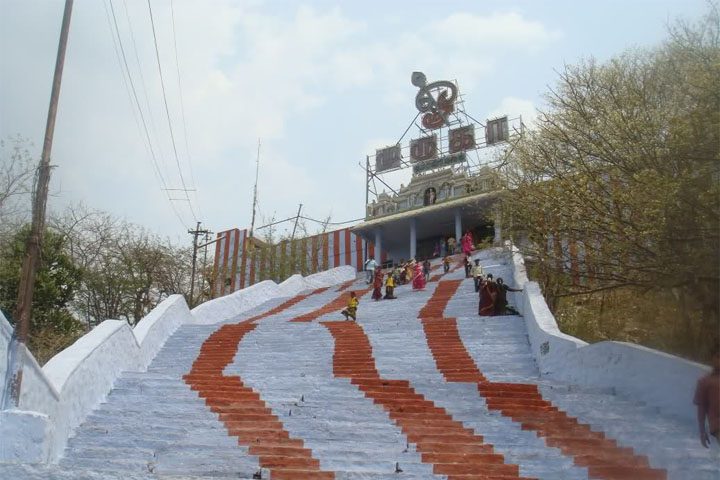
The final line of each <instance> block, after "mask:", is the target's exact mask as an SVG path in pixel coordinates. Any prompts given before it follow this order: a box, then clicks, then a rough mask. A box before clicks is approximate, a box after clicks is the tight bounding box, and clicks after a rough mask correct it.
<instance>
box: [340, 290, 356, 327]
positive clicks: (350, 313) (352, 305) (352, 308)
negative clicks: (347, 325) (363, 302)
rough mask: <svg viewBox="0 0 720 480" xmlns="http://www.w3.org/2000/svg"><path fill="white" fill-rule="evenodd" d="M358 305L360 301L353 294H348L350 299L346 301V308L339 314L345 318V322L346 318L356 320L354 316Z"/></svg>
mask: <svg viewBox="0 0 720 480" xmlns="http://www.w3.org/2000/svg"><path fill="white" fill-rule="evenodd" d="M359 303H360V300H358V299H357V297H356V296H355V292H350V298H349V299H348V303H347V307H346V308H345V310H343V311H342V312H340V313H342V314H343V315H344V316H345V320H347V319H348V317H352V319H353V320H357V319H356V318H355V315H356V314H357V307H358V304H359Z"/></svg>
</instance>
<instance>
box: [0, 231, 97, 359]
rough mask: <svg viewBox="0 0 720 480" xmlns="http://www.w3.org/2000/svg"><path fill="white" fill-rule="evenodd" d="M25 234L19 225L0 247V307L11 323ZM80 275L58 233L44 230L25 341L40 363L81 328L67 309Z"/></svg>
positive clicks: (26, 232)
mask: <svg viewBox="0 0 720 480" xmlns="http://www.w3.org/2000/svg"><path fill="white" fill-rule="evenodd" d="M29 233H30V229H29V227H25V228H23V229H22V230H20V231H19V232H17V233H16V235H15V236H14V238H13V239H12V241H11V242H9V243H8V244H6V245H5V246H4V247H3V248H2V249H0V308H2V310H3V312H5V314H6V316H8V317H10V321H11V323H14V321H13V319H12V317H11V314H12V312H14V311H15V308H16V305H17V294H18V286H19V283H20V270H21V266H22V261H23V258H24V255H25V242H26V240H27V236H28V235H29ZM80 275H81V273H80V269H78V268H77V266H76V265H75V264H74V262H73V261H72V259H71V258H70V256H69V255H67V254H66V253H65V251H64V241H63V238H62V236H60V235H58V234H56V233H54V232H52V231H48V232H46V234H45V239H44V242H43V248H42V257H41V263H40V268H39V269H38V273H37V277H36V280H35V294H34V295H33V305H32V309H33V310H32V322H31V324H30V332H29V342H28V346H29V348H30V350H31V351H32V352H33V353H34V354H35V357H36V358H37V360H38V362H40V363H41V364H42V363H44V362H45V361H47V360H48V359H49V358H50V357H51V356H52V355H54V354H55V353H57V352H58V351H59V350H62V349H63V348H65V347H67V346H68V345H69V344H70V343H72V342H73V341H75V339H76V338H77V337H79V336H80V335H82V333H84V331H85V327H84V325H83V324H82V323H81V322H79V321H78V320H76V319H75V318H74V316H73V314H72V311H71V302H72V299H73V298H74V295H75V292H76V290H77V288H78V286H79V284H80Z"/></svg>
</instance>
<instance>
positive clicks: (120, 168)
mask: <svg viewBox="0 0 720 480" xmlns="http://www.w3.org/2000/svg"><path fill="white" fill-rule="evenodd" d="M63 3H64V2H63V1H60V0H54V1H50V0H32V1H28V0H17V1H16V0H0V137H2V138H8V137H11V136H16V135H20V136H22V137H26V138H28V139H29V140H30V141H31V142H32V144H33V145H32V146H31V148H30V151H31V152H32V154H33V155H35V156H36V157H37V158H39V157H40V151H41V147H42V138H43V134H44V128H45V121H46V115H47V106H48V102H49V96H50V87H51V81H52V73H53V68H54V63H55V55H56V51H57V40H58V36H59V30H60V23H61V18H62V10H63ZM111 6H112V8H113V9H114V12H115V19H116V21H117V25H118V30H119V34H120V39H121V41H122V46H123V49H124V51H125V57H126V60H127V63H128V67H129V70H130V75H131V78H132V82H133V84H134V86H135V90H136V93H137V96H138V100H139V102H140V105H141V108H142V109H143V117H144V118H145V121H146V123H147V125H148V131H149V133H150V144H151V145H152V149H153V151H154V153H155V156H156V163H154V162H153V158H152V156H151V154H150V153H149V150H150V147H149V145H148V142H147V140H146V137H145V133H144V130H143V127H142V121H141V119H140V116H139V114H138V111H137V107H136V106H135V104H134V99H133V96H132V95H133V94H132V90H131V88H130V87H129V84H128V79H127V76H124V75H125V73H124V68H125V67H124V66H123V65H122V54H121V52H120V50H119V45H118V41H117V38H114V35H115V30H114V29H115V27H114V23H113V20H112V10H111ZM151 6H152V10H153V19H154V22H155V28H156V35H157V40H158V52H159V56H160V61H161V66H162V73H163V77H164V81H165V89H166V96H167V102H168V110H169V113H170V119H171V125H172V131H173V134H174V137H175V149H176V150H177V158H176V157H175V154H174V153H173V152H174V149H173V144H172V142H171V136H170V127H169V126H168V120H167V117H166V112H165V106H164V103H163V95H162V90H161V84H160V76H159V72H158V65H157V61H156V56H155V55H156V52H155V47H154V43H153V33H152V29H151V23H150V15H149V9H148V2H147V1H146V0H112V5H111V3H110V0H76V1H75V8H74V12H73V17H72V23H71V27H70V37H69V44H68V52H67V58H66V65H65V74H64V77H63V83H62V91H61V96H60V104H59V111H58V117H57V128H56V131H55V143H54V147H53V155H52V162H53V164H54V165H56V166H57V168H55V169H54V170H53V174H52V175H53V176H52V182H51V192H52V194H53V197H52V198H51V199H50V208H51V209H62V208H64V206H66V205H67V204H69V203H77V202H84V203H85V204H86V205H87V206H89V207H92V208H97V209H102V210H107V211H110V212H113V213H115V214H116V215H118V216H120V217H123V218H126V219H127V220H129V221H132V222H134V223H138V224H141V225H144V226H146V227H148V228H150V229H151V230H153V231H155V232H156V233H159V234H161V235H164V236H169V237H171V238H172V239H173V240H176V241H183V242H187V241H189V236H188V235H187V234H186V233H185V231H186V229H187V228H188V227H193V226H194V224H195V218H197V219H198V220H201V221H203V223H204V225H205V226H207V227H208V228H210V229H211V230H213V231H220V230H224V229H227V228H232V227H240V228H244V227H246V226H249V225H250V217H251V211H252V209H251V207H252V187H253V182H254V176H255V159H256V153H257V141H258V138H261V139H262V150H261V167H260V181H259V208H260V214H259V217H258V220H257V223H256V225H259V224H261V223H262V221H263V220H267V219H269V218H271V217H272V216H275V217H276V218H286V217H290V216H292V215H294V214H295V212H296V211H297V208H298V204H299V203H302V204H303V205H304V207H303V212H304V213H305V214H306V215H308V216H310V217H314V218H322V217H327V216H328V215H331V216H332V220H333V221H336V222H341V221H345V220H350V219H355V218H358V217H362V216H363V215H364V200H365V177H364V172H363V171H362V170H361V168H360V167H359V166H358V162H362V163H364V161H365V155H367V154H372V153H374V150H375V148H376V147H381V146H384V145H386V144H392V143H395V142H396V141H397V139H398V138H399V137H400V135H402V133H403V131H404V130H405V128H406V127H407V126H408V124H409V122H410V121H411V120H412V119H413V117H414V116H415V114H416V113H417V112H416V110H415V106H414V97H415V93H416V91H417V89H416V87H413V86H412V85H411V83H410V74H411V73H412V72H413V71H415V70H421V71H423V72H425V74H426V75H427V77H428V79H429V80H430V81H432V80H440V79H456V80H457V81H458V83H459V86H460V91H461V93H462V94H463V95H464V96H465V107H466V109H467V111H468V112H469V113H470V114H471V115H473V116H474V117H475V118H478V119H485V118H488V117H489V116H492V115H497V114H503V113H507V114H510V115H511V116H517V115H520V114H521V115H523V118H525V119H526V120H528V119H530V118H531V117H532V115H533V112H534V110H535V108H537V107H539V108H542V105H543V100H542V94H543V93H544V92H545V91H546V90H547V88H548V86H551V85H552V84H553V83H554V82H555V79H556V77H557V74H556V72H557V71H558V70H560V69H562V68H563V65H564V64H567V63H576V62H578V61H579V60H580V59H582V58H586V57H589V56H593V57H596V58H598V59H600V60H604V59H607V58H609V57H611V56H613V55H616V54H619V53H621V52H622V51H623V50H625V49H627V48H633V47H639V48H643V47H648V46H652V45H655V44H657V43H659V42H660V41H662V39H663V38H665V35H666V25H667V23H668V22H669V21H672V20H673V19H676V18H678V17H683V18H687V19H695V18H698V17H699V16H700V15H702V13H703V12H704V11H705V10H706V8H707V7H706V2H705V1H704V0H672V1H671V0H657V1H650V0H633V1H627V0H623V1H594V2H589V1H577V0H568V1H552V2H551V1H544V2H541V1H512V0H509V1H507V2H488V1H480V0H475V1H442V2H441V1H433V2H429V1H418V0H415V1H382V2H380V1H362V2H360V1H353V2H330V1H307V2H294V1H277V0H276V1H268V2H263V1H247V2H241V1H230V0H227V1H221V0H204V1H197V0H174V1H173V2H172V4H171V3H170V0H152V1H151ZM171 7H172V9H171ZM173 13H174V18H175V38H176V45H177V49H175V48H174V41H173V28H172V25H173V23H172V14H173ZM176 51H177V58H178V62H177V63H176V60H175V52H176ZM178 65H179V73H180V75H179V76H178ZM180 90H182V97H181V95H180ZM181 98H182V105H181V101H180V99H181ZM183 107H184V113H185V115H184V118H185V121H183V115H182V110H183ZM185 127H186V128H185ZM178 164H179V167H178ZM158 171H159V174H158ZM181 176H182V178H181ZM183 183H184V184H185V186H186V187H187V188H193V189H195V190H196V192H190V193H189V194H188V195H189V199H190V200H191V202H190V203H191V205H192V209H191V208H190V203H189V202H187V200H183V199H185V194H184V193H183V192H181V191H172V192H169V195H170V198H172V199H181V200H172V205H174V207H175V209H176V211H177V214H175V213H174V212H173V209H172V206H171V200H169V199H168V193H166V192H164V191H163V190H162V188H163V184H164V185H165V186H166V187H167V188H177V189H179V188H182V187H183Z"/></svg>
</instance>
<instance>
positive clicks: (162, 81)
mask: <svg viewBox="0 0 720 480" xmlns="http://www.w3.org/2000/svg"><path fill="white" fill-rule="evenodd" d="M148 10H149V12H150V25H151V26H152V32H153V43H154V45H155V58H156V59H157V66H158V72H159V73H160V86H161V87H162V95H163V104H164V105H165V115H166V116H167V121H168V128H169V129H170V140H171V142H172V147H173V153H174V155H175V163H176V164H177V167H178V173H179V174H180V183H182V186H183V188H184V189H185V190H186V191H185V196H186V197H187V199H188V205H189V206H190V213H192V216H193V218H194V219H195V221H196V222H197V221H198V219H197V216H196V215H195V210H194V209H193V206H192V202H191V201H190V196H189V195H188V194H187V185H186V184H185V178H184V177H183V173H182V167H181V166H180V157H178V152H177V145H176V144H175V133H174V132H173V128H172V120H171V119H170V108H169V107H168V103H167V94H166V92H165V79H164V77H163V73H162V65H161V64H160V51H159V49H158V43H157V33H156V31H155V20H154V19H153V13H152V5H151V3H150V0H148Z"/></svg>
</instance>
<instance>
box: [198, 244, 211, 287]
mask: <svg viewBox="0 0 720 480" xmlns="http://www.w3.org/2000/svg"><path fill="white" fill-rule="evenodd" d="M211 233H212V232H205V244H204V245H203V247H204V248H203V250H204V252H203V267H202V285H203V286H204V285H205V280H206V279H205V272H207V249H208V241H209V240H210V234H211ZM202 292H203V287H202V286H201V287H200V296H199V299H200V300H202V298H203V295H202Z"/></svg>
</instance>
